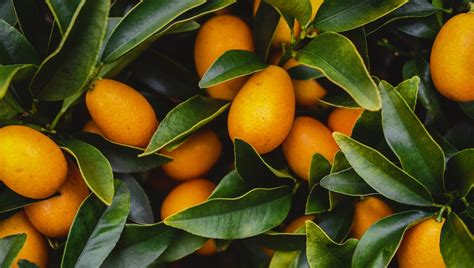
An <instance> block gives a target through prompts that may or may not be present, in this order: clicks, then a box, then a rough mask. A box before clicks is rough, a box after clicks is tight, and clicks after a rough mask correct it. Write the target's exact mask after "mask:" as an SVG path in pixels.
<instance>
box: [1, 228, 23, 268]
mask: <svg viewBox="0 0 474 268" xmlns="http://www.w3.org/2000/svg"><path fill="white" fill-rule="evenodd" d="M25 242H26V234H15V235H10V236H6V237H3V238H0V267H2V268H8V267H11V266H13V265H12V263H13V261H14V260H15V258H16V256H17V255H18V253H20V250H21V248H22V247H23V245H24V244H25Z"/></svg>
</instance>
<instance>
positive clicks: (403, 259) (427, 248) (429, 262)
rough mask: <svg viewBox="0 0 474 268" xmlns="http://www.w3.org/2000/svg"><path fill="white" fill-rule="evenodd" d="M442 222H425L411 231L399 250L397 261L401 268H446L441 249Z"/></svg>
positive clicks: (404, 237) (405, 236)
mask: <svg viewBox="0 0 474 268" xmlns="http://www.w3.org/2000/svg"><path fill="white" fill-rule="evenodd" d="M443 224H444V219H443V221H442V222H437V221H436V220H435V219H428V220H424V221H422V222H421V223H419V224H417V225H415V226H414V227H412V228H411V229H409V230H408V231H407V232H406V233H405V235H404V236H403V240H402V243H401V244H400V247H399V248H398V252H397V260H398V266H399V267H400V268H411V267H429V268H442V267H446V264H445V263H444V261H443V257H442V255H441V250H440V247H439V242H440V237H441V228H442V227H443Z"/></svg>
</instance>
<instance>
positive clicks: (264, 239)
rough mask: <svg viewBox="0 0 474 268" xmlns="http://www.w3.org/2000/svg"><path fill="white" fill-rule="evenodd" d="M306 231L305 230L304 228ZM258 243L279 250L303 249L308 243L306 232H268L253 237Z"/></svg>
mask: <svg viewBox="0 0 474 268" xmlns="http://www.w3.org/2000/svg"><path fill="white" fill-rule="evenodd" d="M303 231H304V230H303ZM251 239H252V240H253V241H255V242H256V243H257V244H259V245H261V246H263V247H265V248H269V249H274V250H278V251H296V250H302V249H304V248H305V245H306V234H305V233H304V232H303V233H277V232H267V233H264V234H261V235H258V236H255V237H253V238H251Z"/></svg>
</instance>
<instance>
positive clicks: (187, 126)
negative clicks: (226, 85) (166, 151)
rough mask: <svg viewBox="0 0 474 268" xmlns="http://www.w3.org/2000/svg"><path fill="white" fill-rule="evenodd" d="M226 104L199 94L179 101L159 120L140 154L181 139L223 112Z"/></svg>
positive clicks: (156, 149) (145, 153)
mask: <svg viewBox="0 0 474 268" xmlns="http://www.w3.org/2000/svg"><path fill="white" fill-rule="evenodd" d="M228 106H229V103H228V102H225V101H220V100H214V99H210V98H206V97H202V96H199V95H197V96H194V97H192V98H190V99H188V100H186V101H184V102H182V103H180V104H179V105H178V106H176V107H175V108H173V110H171V111H170V112H169V113H168V114H167V115H166V117H165V118H164V119H163V121H161V123H160V125H159V126H158V129H157V130H156V132H155V134H153V137H152V138H151V141H150V143H149V144H148V147H147V148H146V150H145V152H144V153H142V154H141V155H140V156H146V155H150V154H153V153H155V152H157V151H159V150H160V149H162V148H164V147H166V146H168V145H170V144H172V143H174V142H178V141H180V140H182V139H183V138H185V137H187V136H189V135H190V134H191V133H193V132H194V131H196V130H198V129H199V128H201V127H202V126H204V125H205V124H207V123H209V122H210V121H212V120H213V119H214V118H216V117H217V116H218V115H220V114H221V113H223V112H224V111H225V110H226V109H227V107H228Z"/></svg>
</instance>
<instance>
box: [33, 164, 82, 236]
mask: <svg viewBox="0 0 474 268" xmlns="http://www.w3.org/2000/svg"><path fill="white" fill-rule="evenodd" d="M68 167H69V169H68V170H69V172H68V176H67V179H66V181H65V182H64V183H63V185H61V187H60V188H59V192H60V194H61V195H59V196H55V197H51V198H49V199H47V200H44V201H41V202H37V203H34V204H31V205H29V206H27V207H26V208H25V213H26V216H28V219H30V221H31V223H32V224H33V225H34V226H35V227H36V229H38V231H40V232H41V233H42V234H44V235H46V236H49V237H57V238H61V237H65V236H66V235H67V233H68V232H69V228H70V227H71V225H72V222H73V221H74V217H75V216H76V213H77V211H78V210H79V207H80V206H81V204H82V201H84V199H86V197H87V196H88V195H89V188H87V185H86V183H85V182H84V179H83V178H82V176H81V173H80V172H79V169H78V168H77V166H76V165H75V164H74V163H73V162H72V161H69V166H68Z"/></svg>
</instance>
